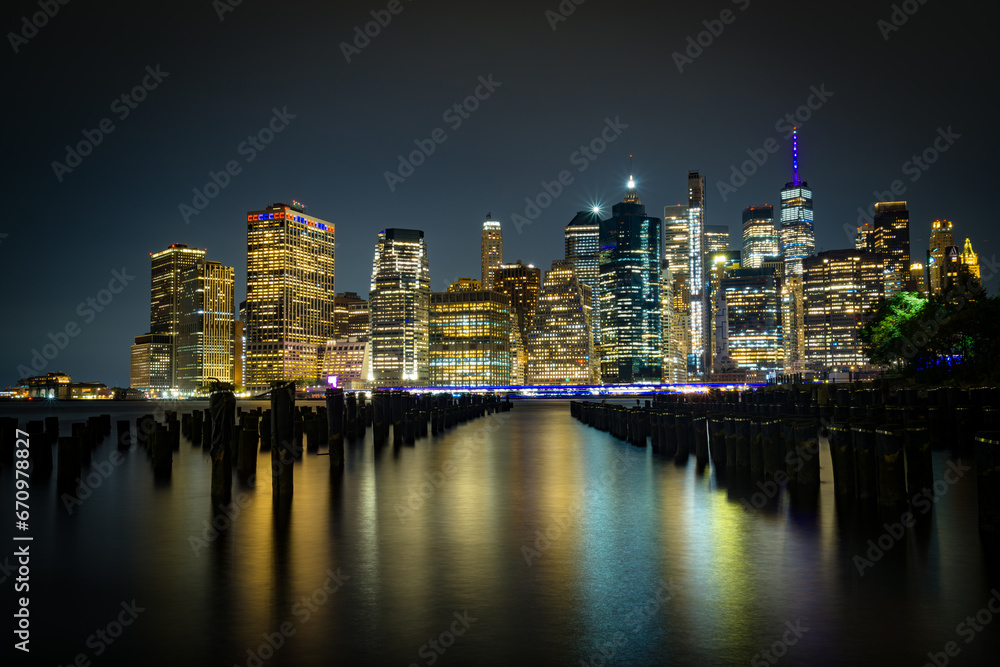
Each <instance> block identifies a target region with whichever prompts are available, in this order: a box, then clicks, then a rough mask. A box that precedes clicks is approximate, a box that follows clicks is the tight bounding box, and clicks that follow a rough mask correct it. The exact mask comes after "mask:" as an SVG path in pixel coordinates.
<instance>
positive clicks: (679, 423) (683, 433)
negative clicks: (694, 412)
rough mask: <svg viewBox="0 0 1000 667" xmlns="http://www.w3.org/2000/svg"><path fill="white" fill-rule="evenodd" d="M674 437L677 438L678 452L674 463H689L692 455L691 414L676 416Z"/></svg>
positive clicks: (685, 413)
mask: <svg viewBox="0 0 1000 667" xmlns="http://www.w3.org/2000/svg"><path fill="white" fill-rule="evenodd" d="M674 436H675V437H676V438H677V452H676V453H675V454H674V461H676V462H677V463H687V460H688V456H690V454H691V413H690V412H678V413H677V414H675V415H674Z"/></svg>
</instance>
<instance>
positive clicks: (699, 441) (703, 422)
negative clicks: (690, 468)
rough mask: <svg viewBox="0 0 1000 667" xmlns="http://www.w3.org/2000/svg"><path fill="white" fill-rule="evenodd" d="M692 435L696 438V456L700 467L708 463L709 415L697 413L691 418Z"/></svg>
mask: <svg viewBox="0 0 1000 667" xmlns="http://www.w3.org/2000/svg"><path fill="white" fill-rule="evenodd" d="M691 437H692V438H693V439H694V457H695V461H696V462H697V463H698V467H699V468H704V467H705V466H706V465H708V416H707V415H704V414H698V415H695V416H694V417H693V418H692V419H691Z"/></svg>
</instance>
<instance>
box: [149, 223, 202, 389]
mask: <svg viewBox="0 0 1000 667" xmlns="http://www.w3.org/2000/svg"><path fill="white" fill-rule="evenodd" d="M149 258H150V261H151V263H152V271H151V278H152V280H151V282H152V286H151V289H150V309H149V332H150V333H152V334H158V335H164V336H170V340H171V343H170V368H169V369H168V371H167V380H168V382H169V386H170V387H171V388H176V387H177V380H178V376H177V333H178V331H179V330H180V320H181V312H182V307H181V303H180V300H181V277H182V275H183V274H184V272H185V271H187V270H188V269H190V268H192V267H194V266H195V265H196V264H198V262H201V261H203V260H204V259H205V251H204V250H198V249H197V248H188V247H187V246H186V245H184V244H183V243H175V244H173V245H172V246H170V247H169V248H167V249H166V250H161V251H160V252H157V253H150V255H149Z"/></svg>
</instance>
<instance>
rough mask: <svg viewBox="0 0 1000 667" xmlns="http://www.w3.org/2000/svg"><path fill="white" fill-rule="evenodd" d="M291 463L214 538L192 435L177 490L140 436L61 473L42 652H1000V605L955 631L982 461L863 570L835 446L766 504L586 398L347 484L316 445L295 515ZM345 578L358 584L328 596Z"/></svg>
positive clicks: (526, 409) (481, 659) (525, 658)
mask: <svg viewBox="0 0 1000 667" xmlns="http://www.w3.org/2000/svg"><path fill="white" fill-rule="evenodd" d="M242 405H247V404H242ZM251 405H257V404H251ZM191 407H198V406H197V405H192V406H191ZM39 408H41V409H42V410H44V407H43V406H32V407H31V409H32V411H33V412H32V414H31V418H35V419H38V418H41V417H42V416H44V415H42V414H41V412H37V414H36V412H35V411H37V410H38V409H39ZM185 408H187V405H185ZM11 409H12V408H11V406H9V405H6V406H3V407H2V408H0V412H4V413H5V414H10V412H9V410H11ZM21 409H23V407H22V408H21ZM63 409H64V410H67V411H73V412H74V413H75V414H80V415H86V414H93V413H95V412H98V411H114V417H113V418H118V417H119V416H122V417H130V418H132V419H134V418H135V416H137V415H138V414H141V413H143V412H146V411H148V410H149V407H148V406H141V405H140V406H136V405H128V404H125V405H120V404H114V405H109V404H101V405H100V407H95V406H92V405H88V406H85V408H84V407H80V406H78V405H73V406H69V407H68V408H66V407H64V408H63ZM81 410H83V411H82V412H81ZM60 414H61V416H62V419H61V422H62V424H61V425H62V428H63V430H64V433H68V431H69V422H70V421H72V419H71V418H69V417H68V416H67V414H68V413H67V412H63V413H60ZM22 418H23V415H22ZM112 447H113V443H112V442H110V441H105V443H103V444H102V445H101V446H100V448H99V449H98V451H97V452H95V454H94V464H93V465H92V468H91V470H92V471H93V470H94V469H96V466H97V465H99V463H100V462H102V461H107V460H108V457H109V455H110V452H111V451H112ZM947 456H948V455H947V453H945V452H940V453H937V454H936V455H935V457H936V458H935V472H936V475H937V476H938V477H940V475H941V473H942V470H943V466H944V464H945V461H946V459H947ZM268 460H269V455H267V454H262V455H261V456H260V457H259V458H258V467H257V478H256V480H255V483H254V485H253V486H247V485H246V484H243V483H241V482H235V483H234V500H235V501H236V505H237V506H238V508H239V515H238V516H236V517H235V518H234V519H233V520H232V521H231V525H230V526H229V527H228V528H226V529H225V530H223V531H221V533H220V535H219V537H218V538H217V539H214V540H209V541H207V542H205V543H200V542H199V541H198V540H199V539H200V538H204V537H209V538H210V537H211V534H209V533H207V532H206V522H208V521H210V520H211V519H212V518H213V514H212V511H211V508H210V506H209V497H208V491H209V485H210V466H209V464H208V461H207V458H206V457H205V456H204V455H203V454H202V452H201V450H200V449H196V448H195V449H193V448H192V447H191V446H190V444H189V443H187V442H183V443H182V445H181V449H180V451H179V452H178V453H175V458H174V470H173V474H172V476H171V479H170V480H169V481H168V482H159V483H158V482H156V481H154V479H153V475H152V471H151V467H150V465H149V463H148V461H147V459H146V457H145V455H144V454H142V453H140V452H132V453H129V454H128V455H127V461H126V462H125V463H124V464H123V465H121V466H120V467H118V468H114V469H113V472H112V473H111V474H110V476H109V477H108V478H107V480H105V481H102V482H101V483H100V485H98V487H97V488H96V489H94V491H93V493H92V495H91V496H90V497H88V498H87V499H86V500H84V501H83V504H82V506H79V507H75V508H74V511H73V513H72V514H70V513H68V512H67V511H66V509H65V507H64V505H63V503H62V502H61V501H60V499H59V498H58V497H57V494H56V489H55V482H54V479H53V480H51V481H50V482H49V483H47V484H46V483H36V484H35V486H34V487H33V491H32V519H33V522H32V534H33V535H34V537H35V542H34V543H33V545H32V572H33V577H34V578H33V580H32V591H31V592H32V602H31V604H32V614H33V616H32V618H33V622H34V623H35V624H36V625H35V626H34V627H35V633H36V634H35V635H34V637H33V639H34V642H33V644H34V646H33V652H32V656H31V657H32V664H36V661H37V664H43V663H44V664H69V663H70V662H71V661H72V660H73V659H74V657H75V656H76V655H77V654H78V653H84V654H86V655H87V656H88V657H89V658H91V659H92V660H94V664H95V665H96V664H129V665H136V664H192V665H194V664H206V665H234V664H239V665H246V664H247V662H248V658H249V657H250V656H249V655H248V649H249V650H250V651H253V652H256V651H257V650H258V649H259V647H260V646H261V645H262V644H264V643H265V635H268V634H272V633H275V632H278V631H279V630H280V628H281V627H282V624H283V623H286V624H287V625H286V628H291V629H292V631H293V633H290V636H289V637H288V638H287V639H283V640H282V643H283V645H282V647H281V648H280V649H279V650H277V651H276V652H274V654H273V655H272V656H271V657H269V658H268V659H267V660H265V661H263V664H264V665H308V664H333V663H343V664H398V665H409V664H417V665H425V664H429V662H430V659H431V656H438V657H437V658H436V660H435V664H440V665H467V664H477V663H478V664H490V665H492V664H566V665H569V664H572V665H579V664H581V661H583V663H584V664H594V665H599V664H602V662H603V661H605V660H606V661H607V664H750V662H751V660H752V659H753V658H754V656H755V655H756V654H757V653H758V652H760V651H761V650H763V649H765V648H767V647H768V646H770V645H771V644H772V643H773V642H775V641H777V640H779V639H780V638H781V637H782V635H783V634H784V633H785V631H786V630H787V627H786V622H792V623H793V624H794V623H795V622H796V621H798V620H801V621H802V623H803V625H804V626H806V627H808V628H809V631H808V632H807V633H806V634H805V635H804V636H803V638H802V639H801V641H799V642H798V643H797V644H796V645H794V646H792V647H790V648H789V649H788V653H787V655H786V656H784V657H783V658H782V660H781V664H914V665H920V664H923V663H924V662H926V660H927V655H926V654H927V652H928V651H941V650H942V648H943V646H944V644H945V643H946V642H948V641H958V642H959V643H960V646H961V651H962V653H961V656H960V658H961V659H962V660H964V661H966V662H965V664H975V663H976V662H982V661H984V660H987V659H988V658H989V657H990V656H995V652H996V650H997V649H998V648H1000V642H998V630H1000V620H998V622H997V623H996V624H995V625H990V626H987V627H986V629H985V631H984V632H983V633H982V634H980V635H978V636H976V638H975V640H974V641H973V642H972V643H970V644H965V643H964V640H963V639H962V638H961V637H959V636H958V635H956V633H955V628H956V625H957V624H958V623H959V622H960V621H962V620H963V619H964V618H965V617H966V616H969V615H971V614H975V613H976V612H977V611H978V610H979V609H980V608H982V607H983V606H984V605H985V603H986V602H987V600H988V599H989V597H990V590H991V588H993V587H994V586H997V585H998V582H997V579H996V570H995V569H994V571H993V572H992V573H991V572H990V570H989V568H988V566H987V562H986V557H985V556H984V551H983V549H982V547H981V546H980V543H979V537H978V533H977V529H976V483H975V480H974V478H973V477H972V474H971V473H970V474H969V475H968V477H966V478H963V480H961V481H959V482H958V483H957V484H955V485H954V486H952V487H950V488H949V490H948V493H947V494H945V495H944V496H943V497H942V498H941V499H940V501H939V502H938V503H937V504H936V506H935V509H934V512H935V516H934V518H933V520H931V521H927V522H924V523H922V524H920V525H919V526H918V527H917V528H914V529H912V530H910V531H908V532H907V534H906V535H905V537H904V538H903V540H902V542H901V543H900V544H897V545H895V546H894V547H893V548H892V549H891V550H890V551H889V553H888V554H887V555H886V556H885V557H884V558H882V559H881V560H880V561H879V562H877V563H875V564H874V566H873V567H871V568H869V569H867V570H866V572H865V575H864V577H861V576H859V574H858V571H857V569H856V568H855V565H854V562H853V558H854V556H855V555H858V554H864V552H865V551H866V550H867V549H868V544H867V541H868V540H869V539H877V538H878V536H879V534H880V533H881V529H880V528H879V525H880V524H878V523H875V524H872V523H871V522H866V521H863V520H860V519H853V518H851V517H846V516H840V515H838V513H837V511H836V510H835V507H834V502H833V494H832V484H830V483H829V482H830V479H829V472H830V468H829V455H828V453H826V452H824V458H823V459H822V461H821V463H822V465H823V471H822V472H823V475H824V482H825V483H824V484H823V485H822V488H821V491H820V495H819V498H818V504H814V505H813V506H810V504H809V502H808V499H806V500H803V499H795V500H794V502H793V500H792V499H790V498H789V497H788V496H787V495H785V494H782V495H780V496H779V497H778V498H777V499H776V500H775V501H774V502H772V503H770V504H769V505H768V506H767V507H765V508H764V509H762V510H761V511H760V512H757V513H751V512H748V511H747V510H746V509H745V508H744V506H743V504H741V502H740V499H741V498H748V497H749V494H751V493H752V492H753V491H754V489H750V490H745V489H741V490H739V491H734V490H733V489H728V488H726V486H725V485H724V484H720V483H719V482H718V481H717V480H716V479H715V477H714V475H712V474H711V471H704V472H699V471H697V470H696V466H695V462H694V459H693V457H692V459H691V460H690V461H689V463H688V465H686V466H683V467H678V466H675V465H674V464H673V462H670V461H663V460H659V459H656V458H655V457H654V456H653V454H652V452H651V451H649V450H645V449H638V448H634V447H631V446H629V445H626V444H624V443H621V442H617V441H614V440H613V439H612V438H610V437H609V436H608V435H607V434H605V433H602V432H599V431H596V430H594V429H589V428H587V427H585V426H583V425H582V424H579V423H578V422H576V421H575V420H573V419H572V418H571V417H570V415H569V407H568V404H567V402H566V401H526V402H519V403H517V404H516V407H515V410H514V411H513V412H510V413H501V414H500V415H496V416H494V417H491V418H486V419H480V420H477V421H473V422H469V423H467V424H465V425H462V426H459V427H456V428H455V429H452V430H451V431H450V432H449V433H447V434H445V435H443V436H438V437H437V438H431V439H425V440H421V441H418V443H417V444H416V446H414V447H403V448H399V449H395V450H394V449H393V448H392V447H391V446H387V447H384V448H381V449H380V450H378V451H375V450H374V449H373V447H372V444H371V441H370V438H369V439H368V440H366V441H364V442H358V443H353V444H350V445H349V446H348V448H347V465H346V470H345V471H344V473H343V474H342V475H341V476H331V472H330V468H329V459H328V458H327V457H325V456H316V455H312V454H307V455H306V456H305V458H304V459H303V460H302V461H301V462H300V463H297V464H296V468H295V493H294V499H293V502H292V507H291V508H290V510H289V511H287V513H282V512H281V511H280V510H275V508H274V507H273V504H272V501H271V480H270V467H269V466H268V465H267V462H268ZM0 488H2V489H5V490H7V491H8V492H12V489H13V475H12V473H11V471H10V469H9V468H2V469H0ZM243 494H245V495H243ZM8 530H9V529H8ZM8 543H9V541H8ZM196 551H197V553H195V552H196ZM527 561H530V565H529V564H528V562H527ZM338 570H339V572H340V573H342V574H343V575H346V576H347V577H348V579H346V583H345V585H344V586H343V588H342V589H341V590H339V591H338V592H336V593H333V594H331V595H329V596H328V599H327V600H326V601H325V602H323V603H321V604H316V605H314V601H317V600H320V599H322V598H323V597H327V595H326V594H325V592H323V586H324V584H326V583H327V582H328V576H329V575H328V572H332V573H335V574H336V573H337V572H338ZM9 585H10V581H8V582H6V583H5V584H4V586H9ZM664 586H668V587H669V588H668V589H665V588H664ZM658 595H659V596H660V599H661V600H663V599H664V596H665V595H669V596H670V599H669V600H668V601H666V600H665V601H663V602H657V596H658ZM9 597H12V596H9ZM9 597H8V596H5V598H8V599H9ZM133 598H134V599H136V601H137V603H138V604H139V605H140V606H141V607H145V609H146V611H144V612H143V613H142V614H141V615H140V617H139V618H138V620H137V621H136V623H135V624H134V625H133V626H131V627H129V628H128V629H127V630H126V631H125V632H124V633H123V634H122V636H121V637H120V638H118V639H116V640H115V641H114V643H113V644H111V645H110V646H108V647H106V650H105V651H104V652H103V654H102V655H101V656H99V657H96V656H95V655H94V654H95V650H96V649H95V648H94V646H95V645H94V644H93V643H92V645H91V646H90V647H88V645H87V639H88V637H89V636H90V635H91V634H92V633H94V632H95V630H97V629H99V628H101V627H104V626H106V625H107V623H108V622H110V621H112V620H113V619H114V617H115V616H116V614H117V610H118V609H120V606H119V605H120V603H121V602H122V601H131V600H132V599H133ZM304 600H305V602H304ZM465 610H468V611H469V616H468V617H467V618H470V619H471V618H474V619H475V621H474V622H472V623H471V626H470V627H469V628H468V630H467V631H466V632H465V633H464V634H463V635H462V636H460V637H458V638H457V640H456V641H455V643H454V645H453V646H450V647H449V648H447V649H446V650H445V652H444V653H443V655H439V654H437V653H435V652H434V651H433V649H432V648H430V647H429V646H426V643H427V642H428V641H429V640H431V639H432V638H436V637H439V636H440V635H441V634H442V633H443V632H447V631H448V630H449V628H450V627H452V625H453V621H455V616H454V614H455V612H458V613H459V614H461V613H462V612H463V611H465ZM7 618H10V616H9V615H8V616H7ZM444 639H445V641H446V642H447V640H448V637H447V636H445V638H444ZM35 642H37V643H35ZM422 647H423V648H422ZM267 653H268V651H267V650H265V652H264V655H265V656H266V655H267ZM251 664H256V663H255V662H253V661H252V660H251Z"/></svg>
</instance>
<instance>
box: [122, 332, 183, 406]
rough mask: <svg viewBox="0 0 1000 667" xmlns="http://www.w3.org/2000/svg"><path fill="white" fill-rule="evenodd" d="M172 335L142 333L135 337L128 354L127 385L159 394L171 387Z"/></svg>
mask: <svg viewBox="0 0 1000 667" xmlns="http://www.w3.org/2000/svg"><path fill="white" fill-rule="evenodd" d="M172 354H173V337H172V336H168V335H166V334H150V333H147V334H143V335H142V336H136V337H135V343H134V344H133V345H132V349H131V355H130V370H129V387H131V388H132V389H138V390H139V391H141V392H144V393H147V394H160V393H163V392H167V391H169V390H170V389H171V388H172V387H173V384H172V381H171V377H170V359H171V355H172Z"/></svg>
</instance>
